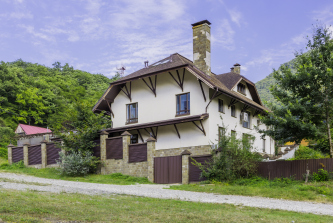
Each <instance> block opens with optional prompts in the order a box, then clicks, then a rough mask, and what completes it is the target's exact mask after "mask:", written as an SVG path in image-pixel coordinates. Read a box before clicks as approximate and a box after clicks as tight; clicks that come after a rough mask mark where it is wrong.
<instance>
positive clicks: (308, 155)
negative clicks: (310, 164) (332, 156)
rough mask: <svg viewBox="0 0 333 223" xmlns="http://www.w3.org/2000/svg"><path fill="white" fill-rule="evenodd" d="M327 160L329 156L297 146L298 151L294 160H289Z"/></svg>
mask: <svg viewBox="0 0 333 223" xmlns="http://www.w3.org/2000/svg"><path fill="white" fill-rule="evenodd" d="M323 158H329V156H325V155H324V154H323V153H321V152H320V151H317V150H314V149H311V148H309V147H307V146H302V145H300V146H299V149H298V150H297V151H296V153H295V158H292V159H290V160H305V159H323Z"/></svg>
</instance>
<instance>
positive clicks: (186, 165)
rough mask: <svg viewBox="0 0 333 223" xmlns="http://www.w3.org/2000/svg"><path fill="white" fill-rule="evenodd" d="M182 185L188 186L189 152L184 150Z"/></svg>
mask: <svg viewBox="0 0 333 223" xmlns="http://www.w3.org/2000/svg"><path fill="white" fill-rule="evenodd" d="M181 155H182V184H188V182H189V180H188V179H189V158H190V155H191V152H189V151H188V150H184V151H183V152H182V153H181Z"/></svg>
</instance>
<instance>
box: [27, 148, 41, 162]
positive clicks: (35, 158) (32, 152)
mask: <svg viewBox="0 0 333 223" xmlns="http://www.w3.org/2000/svg"><path fill="white" fill-rule="evenodd" d="M28 160H29V165H37V164H42V149H41V145H36V146H30V147H29V148H28Z"/></svg>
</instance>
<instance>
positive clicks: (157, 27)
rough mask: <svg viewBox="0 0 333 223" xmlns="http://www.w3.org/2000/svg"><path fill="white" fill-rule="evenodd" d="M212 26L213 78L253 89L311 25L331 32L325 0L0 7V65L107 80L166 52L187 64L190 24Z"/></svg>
mask: <svg viewBox="0 0 333 223" xmlns="http://www.w3.org/2000/svg"><path fill="white" fill-rule="evenodd" d="M204 19H207V20H209V21H210V22H211V23H212V25H211V34H212V46H211V49H212V50H211V51H212V52H211V60H212V64H211V65H212V71H213V72H214V73H216V74H220V73H225V72H228V71H229V68H230V67H232V65H233V64H234V63H236V62H237V63H240V64H241V65H242V67H241V69H242V71H241V72H242V74H243V75H245V76H246V77H247V78H249V79H250V80H252V81H254V82H257V81H259V80H261V79H263V78H264V77H265V76H267V75H268V74H269V73H271V72H272V69H273V68H278V67H279V65H280V64H282V63H284V62H287V61H289V60H290V59H292V58H293V56H294V52H295V50H301V49H304V47H305V44H306V36H307V35H311V34H312V24H316V23H318V22H317V20H318V21H319V22H320V23H321V24H324V25H330V24H331V23H332V21H333V2H332V1H329V0H317V1H314V0H312V1H310V0H293V1H290V0H279V1H267V0H251V1H248V0H238V1H235V0H233V1H227V0H224V1H222V0H206V1H205V0H159V1H157V0H122V1H117V0H104V1H103V0H86V1H84V0H75V1H74V0H53V1H45V0H0V61H5V62H11V61H15V60H17V59H19V58H21V59H23V60H24V61H28V62H32V63H39V64H44V65H46V66H52V64H53V63H54V62H55V61H59V62H61V63H62V64H64V63H69V64H70V65H71V66H73V67H74V68H75V69H81V70H85V71H88V72H92V73H101V74H104V75H106V76H109V77H111V76H113V75H114V74H115V71H116V67H120V66H121V65H122V64H123V65H125V66H126V71H125V74H129V73H131V72H134V71H135V70H138V69H141V68H142V67H144V61H145V60H149V63H150V64H152V63H153V62H156V61H158V60H160V59H162V58H164V57H167V56H169V55H170V54H172V53H176V52H178V53H180V54H182V55H184V56H186V57H188V58H189V59H191V60H192V27H191V24H192V23H195V22H198V21H201V20H204Z"/></svg>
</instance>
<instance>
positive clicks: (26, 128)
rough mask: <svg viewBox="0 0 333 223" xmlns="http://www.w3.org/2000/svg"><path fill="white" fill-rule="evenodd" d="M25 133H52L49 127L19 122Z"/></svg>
mask: <svg viewBox="0 0 333 223" xmlns="http://www.w3.org/2000/svg"><path fill="white" fill-rule="evenodd" d="M18 126H20V127H21V128H22V130H23V131H24V133H25V134H26V135H34V134H43V133H52V131H51V130H50V129H46V128H42V127H37V126H32V125H24V124H19V125H18Z"/></svg>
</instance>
